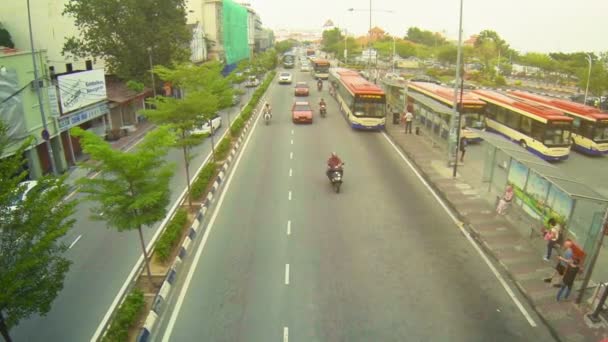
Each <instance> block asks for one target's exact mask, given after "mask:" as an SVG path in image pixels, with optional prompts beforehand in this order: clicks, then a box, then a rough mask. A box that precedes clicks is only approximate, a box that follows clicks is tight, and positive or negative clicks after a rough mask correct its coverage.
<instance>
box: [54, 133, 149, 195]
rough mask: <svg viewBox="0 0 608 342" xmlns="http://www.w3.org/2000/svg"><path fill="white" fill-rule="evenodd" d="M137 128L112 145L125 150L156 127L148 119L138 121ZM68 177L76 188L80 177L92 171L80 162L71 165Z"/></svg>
mask: <svg viewBox="0 0 608 342" xmlns="http://www.w3.org/2000/svg"><path fill="white" fill-rule="evenodd" d="M135 127H136V130H135V131H134V132H131V133H129V134H128V135H127V136H124V137H122V138H120V139H118V140H116V141H111V142H110V145H112V147H113V148H115V149H117V150H121V151H125V150H127V149H128V148H130V147H131V146H134V144H136V143H137V142H138V141H139V140H141V139H142V138H143V137H144V135H146V133H148V131H150V130H151V129H152V128H154V125H153V124H152V123H150V122H148V121H144V122H141V123H138V124H137V125H136V126H135ZM86 160H88V156H85V157H84V158H82V159H80V160H78V163H81V162H83V161H86ZM66 173H67V179H66V183H67V184H68V185H69V186H70V187H71V188H74V186H75V183H76V181H77V180H78V179H80V178H82V177H89V176H90V173H91V172H90V171H89V170H88V169H86V168H83V167H80V166H79V165H78V164H76V165H74V166H71V167H70V168H69V169H68V170H67V171H66Z"/></svg>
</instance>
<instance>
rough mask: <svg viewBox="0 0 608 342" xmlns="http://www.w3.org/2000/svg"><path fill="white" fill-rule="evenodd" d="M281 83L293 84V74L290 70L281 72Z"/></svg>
mask: <svg viewBox="0 0 608 342" xmlns="http://www.w3.org/2000/svg"><path fill="white" fill-rule="evenodd" d="M279 83H280V84H291V74H290V73H288V72H282V73H281V74H279Z"/></svg>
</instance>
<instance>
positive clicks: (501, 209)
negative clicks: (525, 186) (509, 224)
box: [496, 184, 515, 215]
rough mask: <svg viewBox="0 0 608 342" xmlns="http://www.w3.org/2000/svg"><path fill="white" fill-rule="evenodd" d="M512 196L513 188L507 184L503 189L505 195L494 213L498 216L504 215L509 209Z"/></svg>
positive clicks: (513, 193)
mask: <svg viewBox="0 0 608 342" xmlns="http://www.w3.org/2000/svg"><path fill="white" fill-rule="evenodd" d="M513 195H515V192H514V191H513V186H512V185H510V184H509V185H507V188H506V189H505V193H504V194H503V195H502V197H501V198H500V200H499V201H498V206H496V213H497V214H498V215H504V214H505V213H506V211H507V209H508V208H509V205H510V204H511V201H512V200H513Z"/></svg>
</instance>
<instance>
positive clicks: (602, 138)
mask: <svg viewBox="0 0 608 342" xmlns="http://www.w3.org/2000/svg"><path fill="white" fill-rule="evenodd" d="M593 141H595V142H599V143H603V142H608V123H606V122H603V123H600V122H598V123H597V124H596V125H595V128H594V129H593Z"/></svg>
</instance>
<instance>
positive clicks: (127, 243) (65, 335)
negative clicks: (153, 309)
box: [12, 91, 253, 342]
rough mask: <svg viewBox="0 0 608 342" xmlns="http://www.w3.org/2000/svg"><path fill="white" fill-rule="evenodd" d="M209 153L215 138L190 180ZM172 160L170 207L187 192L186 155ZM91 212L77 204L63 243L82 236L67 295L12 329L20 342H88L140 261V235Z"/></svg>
mask: <svg viewBox="0 0 608 342" xmlns="http://www.w3.org/2000/svg"><path fill="white" fill-rule="evenodd" d="M251 94H253V91H250V92H249V94H245V95H243V97H242V102H241V103H242V104H243V105H244V104H245V103H246V101H247V100H248V99H249V98H250V96H251ZM239 110H240V105H238V106H236V107H232V108H229V109H226V110H224V111H222V113H221V115H222V126H221V128H220V130H219V132H217V133H216V143H217V140H218V139H219V137H221V135H222V134H223V133H224V131H225V130H226V129H228V113H230V119H231V120H234V118H235V117H236V115H237V113H238V111H239ZM210 152H211V145H210V139H207V140H206V141H205V142H204V143H203V144H201V145H199V146H196V147H195V148H193V155H194V158H193V160H192V162H191V165H190V174H191V175H192V174H194V172H195V171H196V170H197V169H198V168H199V167H200V165H201V164H202V162H203V161H204V160H205V158H207V156H208V155H209V153H210ZM167 160H168V161H169V162H172V163H174V164H175V166H176V168H175V176H174V177H173V178H172V180H171V184H170V188H171V189H172V192H171V204H170V206H169V207H172V206H173V205H174V203H175V202H176V201H177V199H178V198H179V196H180V195H181V193H182V191H183V190H184V189H185V187H186V177H185V165H184V162H183V155H182V151H181V150H180V149H172V150H171V151H170V152H169V154H168V155H167ZM75 198H76V199H82V198H83V196H82V195H81V194H76V196H75ZM92 207H94V205H93V204H92V203H90V202H88V201H82V202H80V203H79V204H78V206H77V207H76V212H75V214H74V218H75V219H76V224H75V226H74V228H73V229H72V230H71V231H70V232H69V233H68V234H67V235H66V236H65V237H64V239H63V241H64V242H65V243H66V244H67V245H70V244H72V243H73V242H74V241H75V240H76V239H77V238H78V237H79V236H80V239H78V241H77V243H75V244H74V246H73V247H72V248H71V249H69V250H68V251H67V253H66V256H67V257H68V259H70V260H71V261H72V262H73V264H72V266H71V268H70V271H69V272H68V274H67V276H66V279H65V282H64V288H63V290H62V291H61V292H60V294H59V296H58V297H57V299H56V300H55V301H54V302H53V306H52V309H51V311H50V312H49V313H48V315H46V316H45V317H39V316H33V317H31V318H29V319H27V320H24V321H22V322H21V324H20V325H19V326H17V327H16V328H14V329H13V331H12V335H13V338H14V339H15V340H16V341H62V342H71V341H74V342H82V341H88V340H89V339H90V338H91V337H92V336H93V333H94V332H95V330H96V329H97V327H98V325H99V324H100V322H101V320H102V318H103V317H104V315H105V314H106V311H107V310H108V308H109V307H110V304H111V303H112V301H113V300H114V298H115V296H116V295H117V293H118V291H119V289H120V288H121V287H122V285H123V284H124V282H125V280H126V278H127V276H128V275H129V274H130V272H131V270H132V269H133V267H134V265H135V263H136V261H137V260H138V258H139V257H140V256H141V248H140V244H139V238H138V236H137V233H136V232H122V233H119V232H116V231H115V230H114V229H109V228H107V227H106V224H105V222H104V221H95V220H92V219H91V217H90V215H91V208H92ZM158 228H159V224H157V225H155V226H154V227H150V228H145V229H144V237H145V239H146V242H148V241H150V239H151V238H152V236H153V235H154V233H155V232H156V231H157V229H158Z"/></svg>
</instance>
